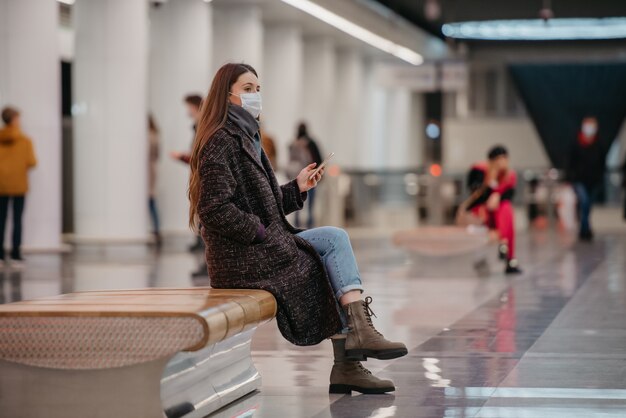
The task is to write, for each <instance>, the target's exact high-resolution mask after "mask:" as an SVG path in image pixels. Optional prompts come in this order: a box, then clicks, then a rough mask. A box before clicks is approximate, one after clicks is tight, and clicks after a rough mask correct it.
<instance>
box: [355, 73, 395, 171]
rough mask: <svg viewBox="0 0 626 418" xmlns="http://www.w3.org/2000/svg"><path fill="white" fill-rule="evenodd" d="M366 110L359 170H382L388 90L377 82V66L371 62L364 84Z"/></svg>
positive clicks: (385, 145) (385, 138)
mask: <svg viewBox="0 0 626 418" xmlns="http://www.w3.org/2000/svg"><path fill="white" fill-rule="evenodd" d="M363 91H364V96H365V98H364V103H365V104H366V107H365V108H364V115H363V130H362V144H363V145H362V147H361V148H360V149H359V159H358V165H357V166H358V168H361V169H368V170H371V169H382V168H384V166H385V154H386V152H387V144H386V140H387V136H386V135H387V106H388V90H387V89H385V88H384V87H382V86H380V85H379V84H378V82H377V80H376V71H375V65H374V64H373V63H372V62H371V61H370V62H368V63H367V64H366V67H365V80H364V84H363Z"/></svg>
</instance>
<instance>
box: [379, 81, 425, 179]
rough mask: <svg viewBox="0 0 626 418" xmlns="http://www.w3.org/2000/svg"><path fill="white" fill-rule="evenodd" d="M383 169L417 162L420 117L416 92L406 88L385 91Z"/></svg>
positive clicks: (409, 166)
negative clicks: (385, 111) (386, 93)
mask: <svg viewBox="0 0 626 418" xmlns="http://www.w3.org/2000/svg"><path fill="white" fill-rule="evenodd" d="M387 104H388V105H387V114H386V118H387V125H386V126H387V132H386V135H385V149H386V152H385V164H384V167H385V168H386V169H406V168H412V167H415V166H417V165H418V164H419V162H420V161H421V149H422V138H423V137H424V134H423V125H424V124H423V117H422V113H420V109H421V106H420V100H419V95H417V94H414V93H413V92H412V91H411V90H408V89H406V88H392V89H389V90H388V103H387Z"/></svg>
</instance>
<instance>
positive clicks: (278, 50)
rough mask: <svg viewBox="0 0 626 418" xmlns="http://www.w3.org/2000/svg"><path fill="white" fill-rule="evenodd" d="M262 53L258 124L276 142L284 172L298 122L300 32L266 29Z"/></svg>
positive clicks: (287, 27)
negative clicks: (262, 65) (261, 99)
mask: <svg viewBox="0 0 626 418" xmlns="http://www.w3.org/2000/svg"><path fill="white" fill-rule="evenodd" d="M263 51H264V59H265V61H264V62H265V64H264V68H263V72H262V73H261V74H260V77H261V92H262V94H263V112H262V115H261V120H262V121H263V123H264V127H265V129H266V130H267V132H268V133H270V134H271V135H272V136H273V137H274V138H275V140H276V147H277V150H278V166H279V168H284V167H285V165H286V164H287V162H288V160H289V158H288V157H289V156H288V152H287V150H288V146H289V144H290V143H291V141H293V139H294V137H295V134H296V125H297V123H298V122H299V121H300V120H301V119H302V98H303V88H302V85H303V77H302V74H303V69H302V67H303V65H302V64H303V42H302V33H301V30H300V28H299V27H296V26H292V25H280V26H270V27H267V28H266V32H265V41H264V48H263Z"/></svg>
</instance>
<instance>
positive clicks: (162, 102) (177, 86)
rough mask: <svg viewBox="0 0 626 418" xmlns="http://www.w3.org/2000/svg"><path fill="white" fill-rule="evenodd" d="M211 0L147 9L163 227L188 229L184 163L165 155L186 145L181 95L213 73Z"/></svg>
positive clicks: (188, 132)
mask: <svg viewBox="0 0 626 418" xmlns="http://www.w3.org/2000/svg"><path fill="white" fill-rule="evenodd" d="M211 7H212V5H211V4H207V3H205V2H203V1H200V0H173V1H168V2H167V3H164V4H163V5H161V6H160V7H156V8H154V7H153V8H152V9H151V10H150V60H149V62H150V69H149V75H150V76H149V78H150V91H149V97H150V99H149V106H148V107H149V110H150V112H152V114H153V116H154V118H155V121H156V123H157V124H158V126H159V129H160V145H161V156H160V161H159V168H158V176H157V206H158V208H159V215H160V217H161V224H162V225H161V226H162V228H163V229H164V230H165V231H178V232H183V231H189V228H188V223H187V218H188V216H189V201H188V198H187V185H188V181H189V168H188V167H187V166H186V165H184V164H181V163H180V162H178V161H174V160H172V159H171V158H169V156H168V154H169V152H170V151H173V150H176V151H186V150H191V144H192V141H193V137H194V132H193V129H192V127H193V121H191V120H190V119H189V117H188V116H187V113H186V108H185V105H184V103H183V97H184V96H185V95H187V94H190V93H197V94H200V95H201V96H205V95H206V94H207V92H208V90H209V85H210V83H211V79H212V77H213V74H212V72H211V71H212V70H211V66H210V64H211V55H212V39H211V38H212V16H211V14H212V9H211Z"/></svg>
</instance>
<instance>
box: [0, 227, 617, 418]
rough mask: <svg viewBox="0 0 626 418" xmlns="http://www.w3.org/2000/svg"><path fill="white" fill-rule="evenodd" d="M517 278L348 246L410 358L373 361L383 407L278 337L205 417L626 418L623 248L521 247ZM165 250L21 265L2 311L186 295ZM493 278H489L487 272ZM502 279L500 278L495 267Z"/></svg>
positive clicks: (184, 265) (372, 246) (320, 353)
mask: <svg viewBox="0 0 626 418" xmlns="http://www.w3.org/2000/svg"><path fill="white" fill-rule="evenodd" d="M520 241H521V242H520V248H519V251H520V254H519V256H520V259H521V260H522V261H523V262H524V267H525V274H524V275H522V276H519V277H515V278H510V277H505V276H504V275H502V274H500V273H499V269H498V271H497V272H496V271H495V268H494V273H493V274H492V275H491V276H489V277H486V278H479V277H477V276H476V274H475V273H474V271H473V270H472V268H471V264H470V263H469V262H468V260H467V259H466V258H450V259H445V258H444V259H441V260H437V262H436V263H435V264H439V265H440V266H441V269H439V270H438V272H437V273H438V274H436V275H435V274H432V271H431V270H430V269H422V268H421V266H420V264H419V262H418V260H416V259H415V258H414V257H411V256H409V255H407V254H405V253H404V252H402V251H400V250H398V249H396V248H394V247H393V246H392V245H391V244H390V241H389V239H388V238H383V237H378V238H376V237H368V238H355V239H354V242H353V244H354V248H355V252H356V254H357V258H358V259H359V265H360V268H361V272H362V275H363V279H364V283H365V285H366V289H367V294H368V295H371V296H372V297H373V298H374V304H373V309H374V311H375V312H376V314H377V315H378V319H375V321H376V324H377V326H378V328H379V329H381V330H382V331H384V333H385V334H386V336H388V337H389V338H390V339H398V340H402V341H405V342H406V343H407V346H408V347H409V348H410V351H409V355H408V356H406V357H404V358H400V359H396V360H394V361H391V362H385V361H376V360H370V361H368V362H367V364H366V365H367V367H368V368H370V369H371V370H372V371H373V372H374V373H375V374H377V375H378V376H380V377H384V378H391V379H393V380H394V381H395V383H396V386H397V391H396V392H395V393H394V394H393V395H385V396H373V395H369V396H368V395H354V396H343V395H329V394H328V393H327V388H328V376H329V373H330V368H331V365H332V355H331V347H330V343H325V344H320V345H319V346H316V347H294V346H292V345H290V344H289V343H287V342H286V341H285V340H283V339H282V338H281V337H280V335H279V332H278V330H277V328H276V325H275V323H271V324H269V325H268V326H265V327H262V328H261V329H260V330H259V332H257V334H256V337H255V341H254V343H253V352H254V360H255V363H256V365H257V367H258V369H259V372H260V373H261V376H262V378H263V388H262V390H261V392H259V393H255V394H252V395H251V396H248V397H246V398H245V399H243V400H241V401H240V402H238V403H236V404H234V405H231V406H230V407H229V408H227V409H224V410H222V411H219V412H217V413H215V414H214V416H215V417H219V418H222V417H256V418H266V417H272V418H276V417H281V418H291V417H316V418H328V417H332V418H354V417H357V418H360V417H363V418H385V417H407V418H409V417H410V418H420V417H429V418H445V417H464V418H465V417H476V418H487V417H488V418H491V417H498V418H506V417H533V418H553V417H563V418H569V417H585V418H587V417H596V416H597V417H605V416H606V417H618V416H620V417H623V416H626V361H625V359H626V235H619V234H615V235H602V236H600V237H599V238H598V239H597V240H596V241H595V242H594V243H593V244H577V243H573V242H572V241H571V239H568V238H564V237H561V236H558V235H550V234H541V235H532V236H524V237H522V238H521V240H520ZM186 244H187V242H185V240H182V239H178V240H177V239H174V240H170V241H168V242H167V243H166V246H165V248H164V249H163V250H162V251H160V252H155V251H153V250H152V249H150V248H145V247H141V246H126V247H120V246H117V247H107V246H81V247H79V248H76V249H75V250H74V251H73V252H71V253H68V254H64V255H62V256H51V255H31V256H30V257H29V258H28V263H27V266H26V268H24V269H19V270H15V269H4V270H0V303H8V302H11V301H16V300H20V299H32V298H35V297H42V296H48V295H54V294H58V293H66V292H70V291H74V290H90V289H111V288H136V287H146V286H156V287H165V286H168V287H169V286H193V285H204V284H207V283H208V282H207V280H206V279H202V278H195V279H192V277H191V273H192V272H193V271H194V270H196V269H197V267H198V263H200V262H201V261H202V257H201V255H192V254H189V253H187V252H186V251H185V248H186ZM494 267H496V266H494ZM497 267H499V266H497Z"/></svg>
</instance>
